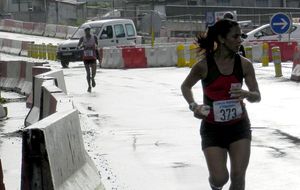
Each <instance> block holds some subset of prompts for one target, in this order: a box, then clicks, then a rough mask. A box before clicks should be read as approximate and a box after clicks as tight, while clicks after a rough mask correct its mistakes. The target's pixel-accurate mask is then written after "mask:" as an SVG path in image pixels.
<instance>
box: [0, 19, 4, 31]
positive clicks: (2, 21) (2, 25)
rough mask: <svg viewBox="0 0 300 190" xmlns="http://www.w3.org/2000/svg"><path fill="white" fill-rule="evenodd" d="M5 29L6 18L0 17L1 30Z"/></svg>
mask: <svg viewBox="0 0 300 190" xmlns="http://www.w3.org/2000/svg"><path fill="white" fill-rule="evenodd" d="M3 30H4V20H2V19H0V31H3Z"/></svg>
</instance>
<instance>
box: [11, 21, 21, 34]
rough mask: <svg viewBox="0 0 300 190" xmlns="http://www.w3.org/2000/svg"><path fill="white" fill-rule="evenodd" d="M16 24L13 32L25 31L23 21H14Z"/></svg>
mask: <svg viewBox="0 0 300 190" xmlns="http://www.w3.org/2000/svg"><path fill="white" fill-rule="evenodd" d="M14 22H15V27H14V28H13V29H12V32H15V33H22V30H23V21H19V20H14Z"/></svg>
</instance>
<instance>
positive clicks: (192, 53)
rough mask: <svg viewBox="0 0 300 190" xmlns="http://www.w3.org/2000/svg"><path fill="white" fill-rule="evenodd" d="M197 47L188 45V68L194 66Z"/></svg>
mask: <svg viewBox="0 0 300 190" xmlns="http://www.w3.org/2000/svg"><path fill="white" fill-rule="evenodd" d="M197 48H198V47H197V45H196V44H191V45H190V63H189V67H193V65H195V64H196V62H197Z"/></svg>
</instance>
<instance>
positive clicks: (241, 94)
mask: <svg viewBox="0 0 300 190" xmlns="http://www.w3.org/2000/svg"><path fill="white" fill-rule="evenodd" d="M229 94H230V97H231V98H237V99H240V100H242V99H245V98H247V97H248V96H249V92H248V91H247V90H243V89H232V90H230V91H229Z"/></svg>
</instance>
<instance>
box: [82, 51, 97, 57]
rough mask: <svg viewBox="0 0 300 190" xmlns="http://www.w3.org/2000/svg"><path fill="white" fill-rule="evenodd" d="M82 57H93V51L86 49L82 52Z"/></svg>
mask: <svg viewBox="0 0 300 190" xmlns="http://www.w3.org/2000/svg"><path fill="white" fill-rule="evenodd" d="M83 55H84V57H94V50H91V49H88V50H84V51H83Z"/></svg>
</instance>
